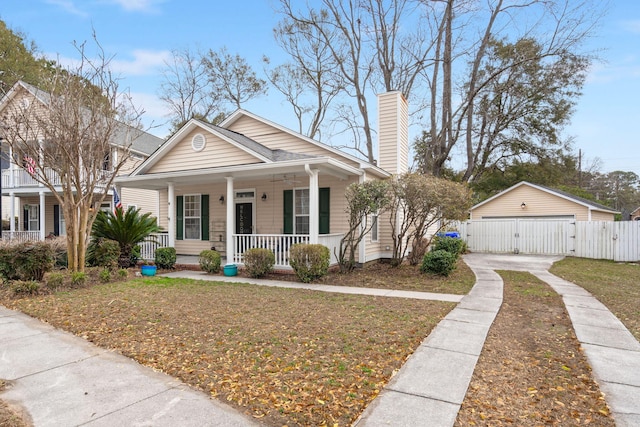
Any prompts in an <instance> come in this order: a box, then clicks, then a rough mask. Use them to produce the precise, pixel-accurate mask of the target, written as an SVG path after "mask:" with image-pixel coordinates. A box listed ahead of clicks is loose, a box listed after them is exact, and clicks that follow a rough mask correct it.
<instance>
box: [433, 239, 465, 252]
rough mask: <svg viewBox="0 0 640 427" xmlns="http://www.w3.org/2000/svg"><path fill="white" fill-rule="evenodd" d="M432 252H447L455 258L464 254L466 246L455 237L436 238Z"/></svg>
mask: <svg viewBox="0 0 640 427" xmlns="http://www.w3.org/2000/svg"><path fill="white" fill-rule="evenodd" d="M433 250H434V251H447V252H449V253H452V254H454V255H455V256H456V257H457V256H458V255H461V254H463V253H465V252H466V250H467V244H466V243H465V241H464V240H462V239H460V238H457V237H447V236H437V237H436V238H435V244H434V245H433Z"/></svg>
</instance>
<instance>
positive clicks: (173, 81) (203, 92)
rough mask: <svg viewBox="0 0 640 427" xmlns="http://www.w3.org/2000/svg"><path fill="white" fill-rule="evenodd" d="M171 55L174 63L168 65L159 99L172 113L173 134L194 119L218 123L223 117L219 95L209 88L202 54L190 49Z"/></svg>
mask: <svg viewBox="0 0 640 427" xmlns="http://www.w3.org/2000/svg"><path fill="white" fill-rule="evenodd" d="M171 53H172V58H171V60H170V61H169V62H166V61H165V68H164V70H163V72H162V77H163V79H162V83H161V84H160V90H159V96H160V99H161V100H162V101H164V103H165V104H167V105H168V106H169V108H170V109H171V123H172V125H173V130H174V131H175V130H177V129H179V128H180V127H181V126H182V125H183V124H184V123H186V122H187V121H188V120H190V119H192V118H194V117H195V118H199V119H202V120H205V121H207V122H213V121H215V120H216V116H217V115H219V114H221V111H220V109H219V107H220V106H219V101H220V95H219V94H218V93H217V92H215V91H213V90H211V88H210V85H209V76H208V74H207V70H206V68H205V67H204V64H203V62H202V54H201V53H200V52H194V51H192V50H190V49H189V48H184V49H174V50H173V51H172V52H171Z"/></svg>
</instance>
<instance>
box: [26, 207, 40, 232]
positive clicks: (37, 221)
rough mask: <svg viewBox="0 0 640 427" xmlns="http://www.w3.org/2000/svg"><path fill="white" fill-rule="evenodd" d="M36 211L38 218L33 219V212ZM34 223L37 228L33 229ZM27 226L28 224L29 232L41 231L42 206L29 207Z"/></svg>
mask: <svg viewBox="0 0 640 427" xmlns="http://www.w3.org/2000/svg"><path fill="white" fill-rule="evenodd" d="M32 211H35V213H36V217H35V218H31V212H32ZM32 222H33V223H34V224H35V228H32V227H31V224H32ZM27 224H28V228H29V230H28V231H40V206H39V205H31V204H30V205H29V208H28V209H27Z"/></svg>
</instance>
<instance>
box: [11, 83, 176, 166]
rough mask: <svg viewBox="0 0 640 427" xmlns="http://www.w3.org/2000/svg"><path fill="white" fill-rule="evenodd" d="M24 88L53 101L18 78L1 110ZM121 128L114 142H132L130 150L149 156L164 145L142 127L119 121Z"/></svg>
mask: <svg viewBox="0 0 640 427" xmlns="http://www.w3.org/2000/svg"><path fill="white" fill-rule="evenodd" d="M20 88H23V89H24V90H26V91H27V92H29V93H30V94H31V95H33V97H34V98H35V99H37V100H38V101H40V102H41V103H42V104H43V105H45V106H47V105H48V104H49V103H50V101H51V95H50V94H49V93H48V92H45V91H43V90H42V89H39V88H37V87H35V86H33V85H32V84H29V83H26V82H23V81H22V80H18V81H17V82H16V83H15V84H14V85H13V87H12V88H11V89H10V90H9V92H7V94H6V95H5V96H4V98H2V100H0V110H2V109H3V108H4V107H5V106H6V105H7V104H8V103H9V102H11V100H12V99H14V98H15V97H16V96H17V94H18V93H19V91H20ZM118 125H119V129H118V130H117V131H116V133H115V135H114V138H113V141H112V144H113V145H115V146H118V147H124V146H126V145H127V144H129V143H131V146H130V150H131V151H133V152H134V153H137V154H142V155H144V156H148V155H150V154H151V153H153V152H154V151H155V150H156V149H157V148H158V147H160V146H161V145H162V143H163V142H164V140H163V139H162V138H159V137H157V136H155V135H152V134H150V133H149V132H145V131H144V130H141V129H136V128H133V127H131V126H129V125H126V124H124V123H121V122H118Z"/></svg>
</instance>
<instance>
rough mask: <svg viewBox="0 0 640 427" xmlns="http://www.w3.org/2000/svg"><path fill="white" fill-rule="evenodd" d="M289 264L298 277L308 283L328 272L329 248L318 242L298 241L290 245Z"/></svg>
mask: <svg viewBox="0 0 640 427" xmlns="http://www.w3.org/2000/svg"><path fill="white" fill-rule="evenodd" d="M290 252H291V254H290V256H291V257H290V259H289V265H291V268H293V271H295V272H296V275H297V276H298V279H300V281H301V282H303V283H309V282H311V281H312V280H315V279H318V278H320V277H322V276H324V275H326V274H327V273H328V272H329V260H330V253H329V248H327V247H326V246H324V245H320V244H307V243H299V244H296V245H293V246H291V249H290Z"/></svg>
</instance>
